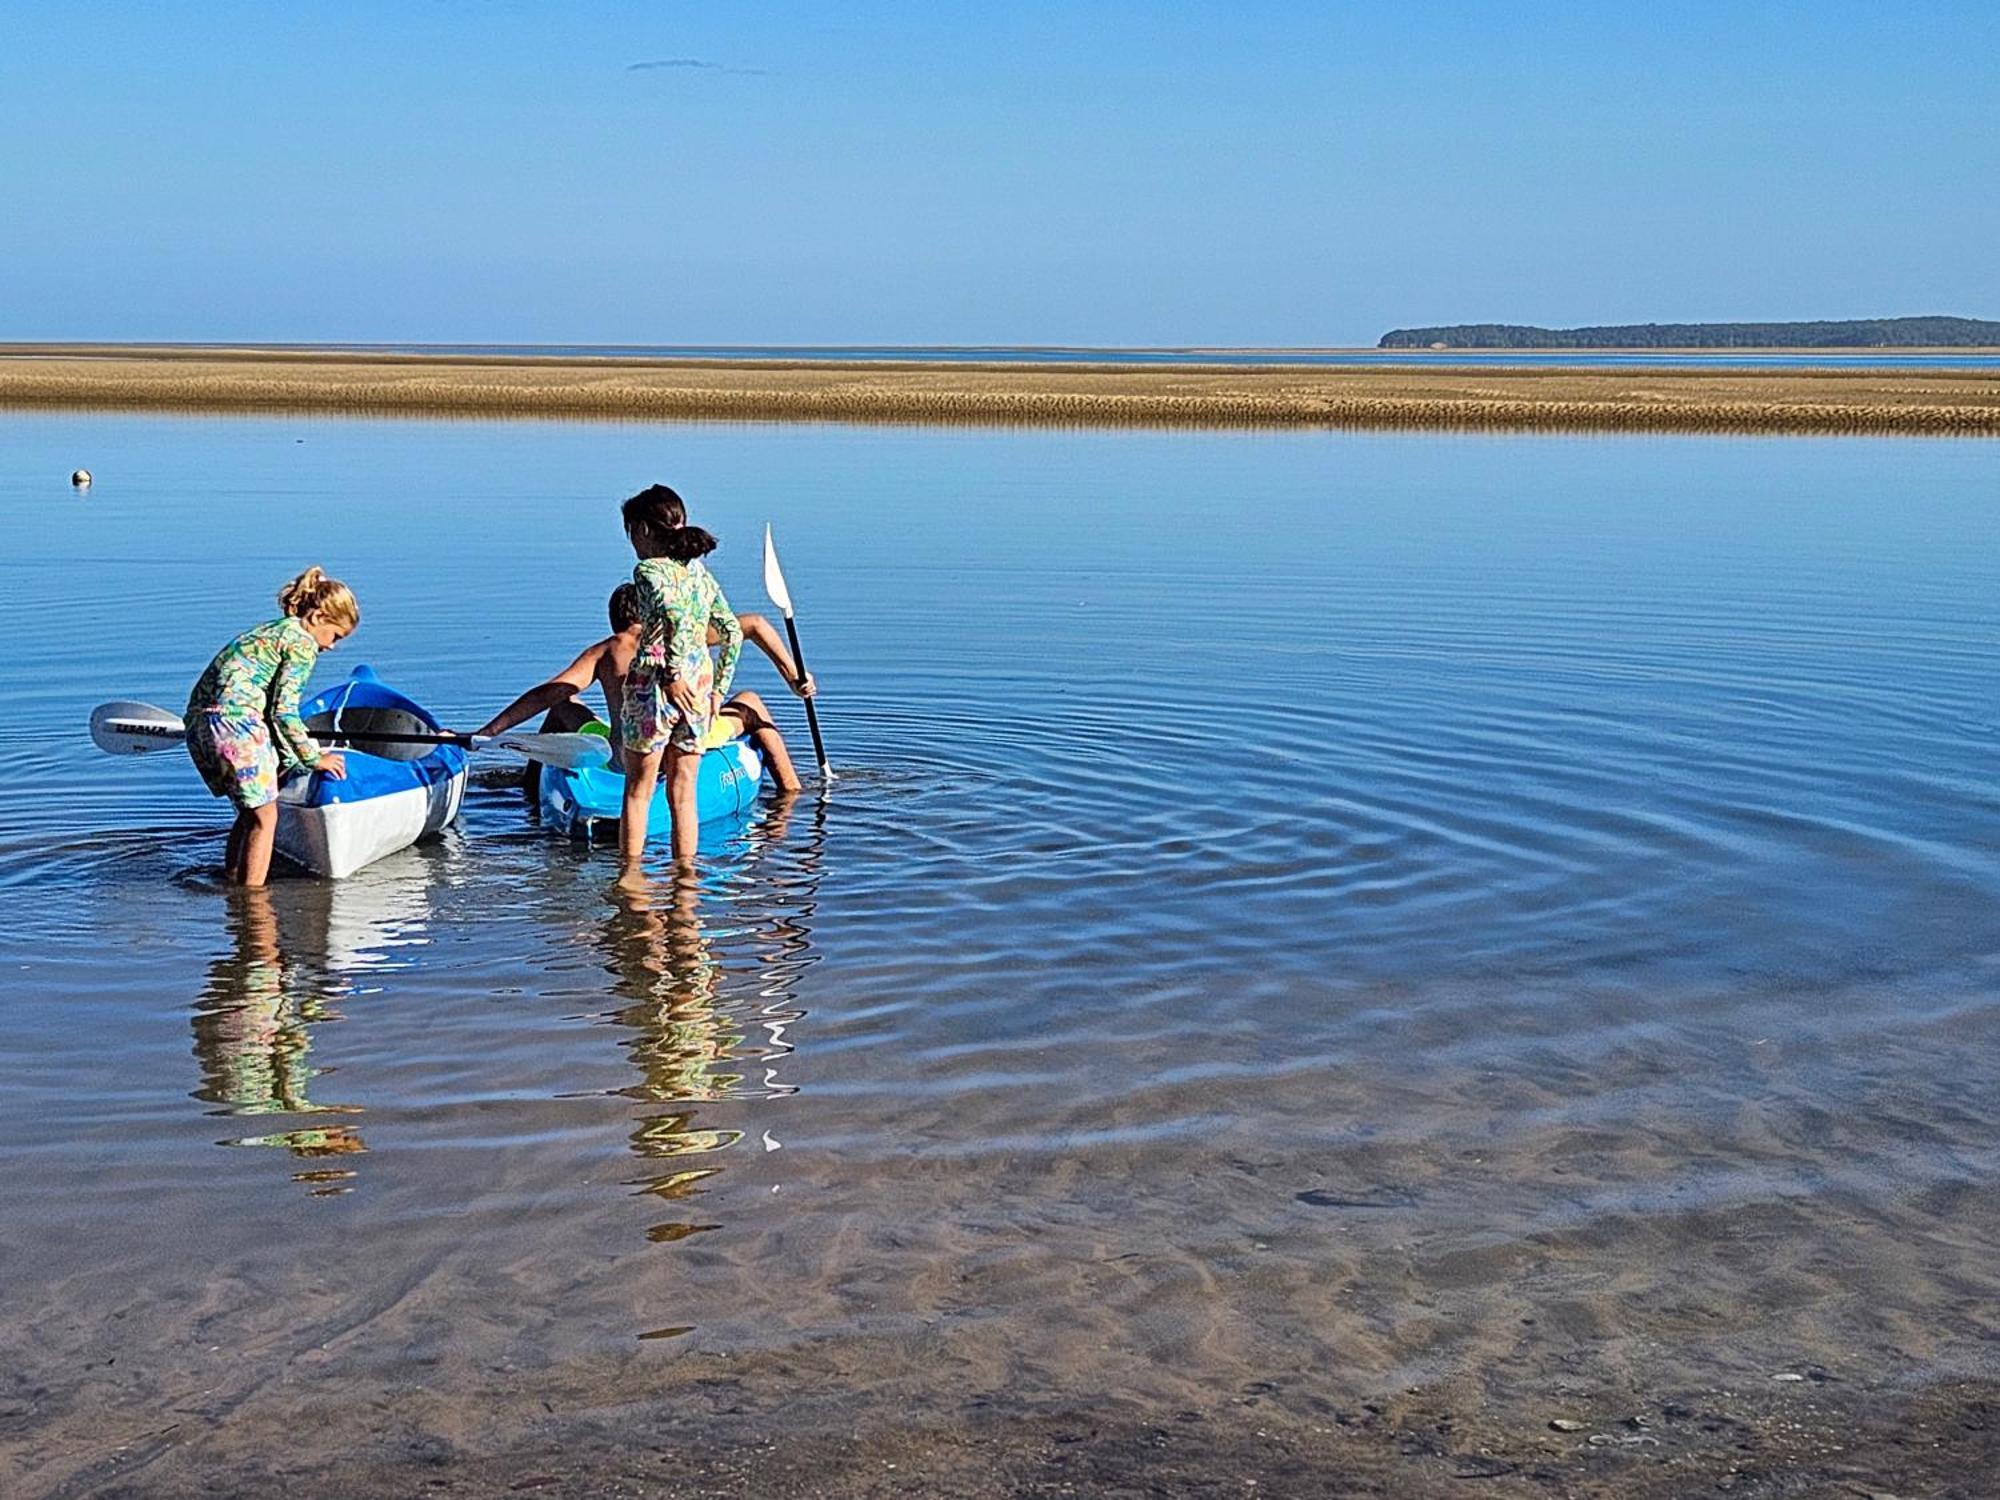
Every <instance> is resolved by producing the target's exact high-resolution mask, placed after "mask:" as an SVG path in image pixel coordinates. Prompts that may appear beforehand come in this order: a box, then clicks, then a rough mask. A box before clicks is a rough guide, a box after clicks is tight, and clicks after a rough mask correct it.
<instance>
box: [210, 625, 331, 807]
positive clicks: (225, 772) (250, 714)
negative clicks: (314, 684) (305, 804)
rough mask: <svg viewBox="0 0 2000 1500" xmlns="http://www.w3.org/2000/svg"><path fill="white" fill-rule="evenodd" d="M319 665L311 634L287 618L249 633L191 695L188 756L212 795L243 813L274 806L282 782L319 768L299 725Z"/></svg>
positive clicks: (219, 657) (223, 653)
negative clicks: (308, 683) (285, 775)
mask: <svg viewBox="0 0 2000 1500" xmlns="http://www.w3.org/2000/svg"><path fill="white" fill-rule="evenodd" d="M318 660H319V644H318V643H317V642H316V641H314V640H313V638H312V632H311V631H309V630H307V629H306V627H305V626H304V625H302V624H300V623H299V621H297V620H295V619H293V618H291V617H290V616H286V617H285V618H284V619H281V620H273V621H271V623H270V624H268V625H259V626H257V627H256V629H254V630H246V631H244V632H243V634H241V635H239V636H238V637H236V639H235V640H233V641H231V642H230V643H229V644H228V645H226V646H224V647H223V648H222V649H221V650H220V651H218V652H217V653H216V656H215V660H214V661H212V662H210V663H209V664H208V670H207V671H206V672H204V673H202V674H201V681H199V682H197V683H196V684H195V685H194V691H193V692H192V693H190V694H189V695H188V705H187V724H188V736H187V747H188V754H189V755H190V756H192V757H193V759H194V764H195V769H196V770H198V771H200V772H201V779H202V780H203V781H205V782H206V783H207V784H208V789H209V790H210V791H211V792H213V793H215V795H216V796H218V797H227V798H229V799H230V801H232V802H234V803H235V804H236V805H237V806H238V807H244V808H253V807H262V806H263V805H264V804H265V803H267V802H271V801H274V800H276V798H277V795H278V778H279V776H280V775H282V774H283V773H284V772H286V771H289V770H292V769H293V768H295V767H304V768H305V769H307V770H310V769H312V768H313V767H314V766H316V765H318V764H319V762H320V748H319V745H318V743H317V742H316V741H315V740H314V739H313V737H312V735H311V733H310V732H308V730H307V729H306V725H305V720H303V719H301V718H300V717H299V697H300V695H301V693H303V692H304V690H305V685H306V679H307V678H308V677H310V676H311V675H312V669H313V665H314V663H316V662H317V661H318Z"/></svg>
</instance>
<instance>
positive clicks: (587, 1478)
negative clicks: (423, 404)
mask: <svg viewBox="0 0 2000 1500" xmlns="http://www.w3.org/2000/svg"><path fill="white" fill-rule="evenodd" d="M85 462H87V463H88V465H89V467H90V468H91V469H92V470H93V471H94V472H95V473H96V475H97V483H96V485H95V486H93V488H92V490H91V492H90V493H89V494H88V495H86V496H77V495H74V494H72V493H71V492H70V490H69V487H68V484H67V474H68V471H69V470H70V469H71V468H74V467H76V466H77V465H78V464H79V463H85ZM1992 465H1993V450H1992V449H1991V447H1990V445H1986V444H1980V443H1951V442H1940V443H1923V444H1916V443H1908V442H1876V441H1869V440H1855V441H1848V442H1839V443H1829V442H1816V441H1808V440H1785V439H1777V440H1770V439H1759V440H1756V441H1746V440H1730V439H1716V438H1608V437H1591V438H1549V437H1522V436H1508V437H1496V436H1465V435H1454V436H1445V437H1419V436H1414V435H1409V434H1354V433H1258V434H1242V433H1157V432H1135V431H1117V432H1093V433H1071V432H1064V433H1053V432H1037V431H1009V432H975V431H949V430H947V431H927V430H918V429H901V428H899V429H887V430H885V429H878V428H860V427H813V426H770V427H754V426H700V425H691V426H685V427H674V428H671V429H662V428H656V427H646V426H641V425H636V424H635V425H615V426H614V425H601V424H600V425H591V424H562V423H519V424H504V423H481V424H470V423H449V422H435V423H429V422H417V421H398V422H389V421H338V420H326V419H321V420H314V421H306V420H300V419H290V418H275V417H267V418H263V419H243V418H234V419H227V420H216V419H201V418H166V417H161V416H157V415H143V414H126V415H94V416H79V415H70V414H55V413H41V414H33V415H28V416H24V417H20V418H17V419H16V420H14V421H12V422H10V423H9V424H8V425H7V427H6V428H5V429H4V431H0V506H4V507H5V510H4V514H5V517H6V519H7V521H8V523H9V526H10V528H11V529H10V536H11V537H12V539H13V546H12V548H11V550H10V551H8V552H7V553H6V554H4V555H0V589H4V594H0V598H4V600H5V603H4V614H0V629H4V645H5V650H4V652H0V917H4V920H0V1055H4V1056H5V1057H6V1058H7V1060H8V1067H7V1069H6V1070H5V1071H4V1073H0V1153H4V1155H0V1159H4V1161H5V1162H6V1164H7V1170H6V1171H5V1172H4V1173H0V1268H4V1286H5V1296H4V1299H0V1492H4V1493H5V1494H6V1495H7V1496H8V1497H10V1500H12V1497H14V1496H17V1495H20V1496H37V1497H43V1496H62V1497H68V1496H82V1495H130V1496H155V1495H161V1496H179V1495H188V1496H193V1495H214V1494H222V1495H246V1496H247V1495H267V1494H270V1493H272V1492H273V1491H275V1490H279V1489H283V1490H285V1491H288V1492H292V1493H299V1494H311V1495H328V1496H346V1495H353V1496H362V1495H378V1494H447V1495H449V1494H458V1495H488V1494H503V1493H521V1494H550V1495H576V1496H599V1495H604V1496H609V1495H621V1494H666V1495H674V1494H690V1495H693V1494H715V1493H739V1494H741V1493H748V1494H764V1493H787V1494H788V1493H826V1494H833V1495H871V1494H883V1495H887V1494H909V1495H936V1494H945V1495H953V1494H963V1495H984V1494H995V1493H1002V1494H1007V1493H1012V1494H1035V1495H1039V1494H1049V1495H1054V1494H1062V1493H1077V1494H1085V1493H1104V1494H1130V1495H1140V1494H1217V1495H1220V1494H1230V1495H1244V1494H1265V1495H1273V1494H1276V1495H1293V1494H1297V1495H1308V1494H1310V1495H1341V1494H1355V1495H1383V1496H1410V1495H1416V1496H1427V1495H1439V1496H1459V1495H1496V1496H1507V1497H1517V1496H1546V1495H1603V1496H1628V1495H1631V1496H1657V1497H1667V1496H1683V1495H1689V1494H1707V1493H1717V1494H1732V1495H1750V1496H1805V1495H1811V1496H1821V1495H1848V1494H1853V1495H1863V1496H1865V1495H1879V1494H1890V1495H1901V1496H1904V1497H1911V1496H1919V1495H1921V1496H1943V1495H1952V1496H1966V1497H1972V1496H1980V1495H1985V1494H1987V1493H1990V1492H1991V1489H1992V1483H1991V1476H1992V1475H1993V1474H1994V1473H1995V1472H1996V1464H2000V1453H1997V1452H1996V1443H1995V1439H1994V1427H1993V1406H1994V1401H1995V1397H1996V1393H2000V1384H1996V1374H2000V1372H1996V1369H1995V1362H1994V1355H1995V1352H1996V1349H2000V1341H1997V1340H1996V1328H1995V1319H1996V1309H2000V1269H1996V1266H1995V1262H1994V1259H1993V1256H1992V1249H1991V1247H1992V1246H1993V1244H1994V1243H1995V1242H1996V1234H2000V1191H1996V1181H2000V1170H1997V1169H2000V1159H1996V1156H1997V1155H2000V1153H1996V1141H2000V1070H1996V1068H1995V1067H1994V1066H1993V1062H1994V1059H1995V1056H1996V1044H2000V1006H1996V1004H1995V991H1994V982H1995V975H1996V973H1997V972H2000V921H1996V916H1995V913H1996V910H2000V906H1996V901H1995V897H1996V895H2000V799H1996V797H1995V796H1994V793H1993V790H1992V785H1993V783H1992V769H1993V764H1994V755H1995V747H1996V745H2000V731H1996V729H1995V710H1994V699H1993V682H1994V680H1995V678H1994V670H1993V669H1994V666H1995V658H1994V648H1993V642H1994V640H1995V637H1996V630H2000V602H1997V601H2000V587H1996V585H2000V578H1996V577H1995V571H1996V568H2000V563H1996V561H1995V559H1996V558H2000V545H1996V543H2000V513H1996V512H1995V510H1994V508H1993V507H1992V505H1991V503H1990V502H1991V497H1992V493H1993V489H1992V484H1991V480H1992V473H1993V469H1992ZM655 478H670V479H672V480H673V481H674V482H675V483H676V484H677V485H680V486H681V487H682V488H683V489H684V491H685V492H686V493H688V494H689V495H690V496H691V498H692V499H693V501H694V505H695V515H696V518H697V519H698V520H700V521H702V522H703V523H704V524H706V525H709V526H710V527H711V528H712V529H714V530H715V531H716V532H717V533H718V534H719V535H721V536H722V537H723V539H724V546H723V549H722V550H721V551H720V552H719V553H718V554H717V555H716V557H715V558H714V559H713V562H714V566H715V569H716V573H717V577H718V578H719V579H720V580H721V582H722V583H723V585H724V587H725V588H726V589H727V590H728V591H729V592H730V594H731V596H732V599H733V600H734V602H735V603H736V604H737V606H738V607H739V608H742V609H748V608H751V607H752V606H753V605H754V604H756V603H757V602H758V601H757V597H756V595H757V582H756V580H757V556H758V553H757V545H756V543H757V538H758V536H759V533H760V530H761V522H762V521H763V520H765V519H767V518H768V519H772V520H774V521H775V522H776V523H777V528H778V535H779V539H780V542H781V544H782V545H783V546H785V548H786V549H787V550H786V561H787V570H788V574H789V575H790V576H791V582H792V586H793V591H794V594H795V595H796V596H797V598H798V600H799V603H800V610H801V626H802V628H803V629H804V630H805V631H806V640H807V646H808V650H809V651H810V652H811V653H812V657H813V661H814V665H815V667H816V669H817V671H818V673H819V676H820V679H821V682H822V686H823V697H822V702H823V707H824V714H825V722H826V729H827V737H828V743H829V746H830V747H831V749H832V751H833V753H834V756H835V759H836V764H837V766H838V768H839V770H840V773H841V774H840V779H839V780H838V781H837V782H836V783H835V785H834V788H833V793H832V795H831V797H830V798H827V799H825V800H821V799H819V798H817V797H812V796H808V797H806V798H803V799H801V800H800V801H798V802H796V803H794V804H792V805H790V806H789V807H777V806H770V807H767V808H766V809H765V811H764V812H763V813H762V814H760V815H759V816H758V817H757V818H755V819H753V820H752V821H751V822H749V823H747V824H745V825H743V826H741V827H737V828H725V829H722V830H719V831H717V832H716V833H715V834H714V835H713V836H712V837H711V839H710V841H709V848H708V854H707V860H706V864H705V866H704V879H703V882H702V884H701V885H700V886H699V887H695V888H679V887H676V886H674V885H673V884H672V883H671V882H669V881H667V880H665V879H664V878H661V879H659V880H657V881H656V882H655V883H654V884H653V885H652V886H651V887H650V888H649V889H647V890H645V891H643V892H640V893H637V894H627V895H622V896H621V895H620V894H618V893H617V892H615V891H614V890H613V889H612V875H613V873H614V872H613V870H612V868H611V864H610V862H609V860H608V859H607V858H606V857H605V856H604V855H602V854H601V853H597V852H593V851H591V850H589V849H587V848H577V847H573V846H571V845H569V844H567V843H564V842H562V841H559V840H555V839H553V838H552V837H551V836H549V835H548V834H547V833H545V832H544V831H543V830H541V829H540V828H538V827H537V826H536V824H535V821H534V818H533V816H532V813H531V811H530V809H529V808H528V806H527V805H526V804H525V803H524V802H523V800H522V797H521V794H520V790H519V787H518V784H517V779H516V777H515V776H514V774H513V773H512V772H511V771H510V770H509V769H508V768H506V767H504V766H502V765H499V764H496V763H489V764H488V765H487V766H486V768H485V769H482V771H481V772H480V775H479V779H478V781H477V782H476V784H475V785H474V786H473V788H472V789H471V791H470V793H469V795H468V799H467V806H466V811H465V815H464V818H463V820H462V822H461V825H460V826H459V827H458V828H456V829H455V830H453V831H452V832H451V833H450V834H449V835H448V836H447V837H445V838H444V839H442V840H440V841H439V842H437V843H436V844H433V845H431V846H428V847H425V848H421V849H418V850H414V851H411V852H410V853H409V854H407V855H406V856H403V857H399V858H397V859H395V860H392V861H388V862H385V863H383V864H381V865H379V866H376V867H374V868H373V869H371V870H369V871H366V872H364V873H363V874H362V875H361V876H358V877H356V878H355V879H353V880H351V881H347V882H342V883H338V884H329V883H322V882H315V881H310V880H303V879H293V880H287V881H283V882H281V883H279V884H277V885H276V886H274V887H273V889H272V890H271V891H270V893H269V894H268V896H267V897H265V898H262V899H255V898H252V899H244V898H241V897H234V898H233V897H231V896H230V895H229V894H228V893H226V892H224V891H223V890H221V889H220V888H219V887H218V886H217V885H216V883H215V880H214V877H213V874H212V869H211V867H212V865H213V863H214V860H215V857H216V853H217V850H218V848H219V844H220V836H221V828H222V822H223V820H222V818H221V817H220V815H219V813H218V811H217V809H216V807H215V806H214V804H213V803H212V802H210V800H209V799H207V798H206V797H205V796H204V795H203V793H202V791H201V789H200V787H199V784H198V783H197V782H195V780H194V778H193V777H192V775H191V773H190V772H189V771H188V770H187V768H186V767H185V766H183V765H180V764H178V763H176V762H175V761H173V760H172V759H171V758H169V759H166V760H160V761H154V760H140V761H130V762H128V761H120V762H110V761H105V760H99V759H90V758H89V751H88V748H87V744H86V742H85V741H84V738H83V729H82V725H83V720H84V716H85V714H86V712H87V710H88V708H89V706H90V705H91V704H92V703H94V702H96V701H98V700H99V699H101V698H105V697H111V696H133V697H139V698H150V699H153V700H155V701H165V702H169V703H172V702H173V701H175V700H174V696H173V695H174V692H175V690H176V689H179V690H180V691H182V692H184V691H185V685H186V683H187V682H188V681H190V680H191V679H192V678H193V676H194V675H195V674H196V673H198V671H199V670H200V667H201V664H202V661H203V660H204V659H205V658H206V655H207V653H208V651H209V650H210V649H212V647H213V645H214V644H215V643H216V642H218V641H219V640H220V639H222V638H224V637H226V635H227V634H228V633H229V631H231V630H233V629H238V628H241V626H242V625H243V624H245V623H248V622H249V621H250V620H252V619H255V618H257V616H258V612H259V611H260V610H261V609H262V608H264V607H265V601H267V600H268V596H269V593H270V591H271V590H272V589H274V588H275V586H276V584H277V583H278V582H279V581H281V580H282V579H283V578H284V577H286V576H288V575H289V573H290V572H291V571H294V570H295V567H296V566H297V565H299V564H302V563H304V562H307V561H322V562H325V563H327V564H328V565H329V566H331V567H333V568H334V569H335V571H337V572H339V573H341V574H343V575H344V576H346V577H347V578H348V579H349V581H350V582H352V583H353V584H354V585H355V586H356V588H357V591H358V592H359V594H360V597H361V600H362V607H363V625H362V629H361V631H360V632H359V633H358V634H357V636H356V637H355V638H354V640H353V641H351V642H349V643H347V644H346V645H344V646H343V647H342V648H341V650H340V651H338V652H335V653H333V654H332V655H330V656H329V657H328V658H326V659H325V660H324V661H323V663H322V665H321V669H320V671H321V677H322V679H324V680H331V679H332V678H334V677H336V676H338V675H339V674H340V673H342V672H343V671H345V670H346V668H347V667H348V666H349V665H351V664H352V663H353V662H354V661H357V660H368V661H370V662H372V663H373V664H374V665H375V666H376V668H377V669H378V670H380V671H381V672H382V673H383V674H384V676H385V677H388V678H389V679H390V680H391V681H393V682H396V683H397V684H398V685H400V686H403V687H404V688H406V689H407V690H409V691H411V692H412V693H414V694H415V695H416V696H417V697H419V698H420V699H421V700H422V701H425V702H426V703H428V704H430V705H431V706H433V707H434V708H436V709H437V710H438V711H439V712H440V713H441V714H442V715H443V716H444V717H445V719H446V720H447V722H452V723H469V722H476V719H477V718H481V717H484V715H485V713H487V712H490V711H491V708H492V707H493V706H494V704H495V703H497V702H498V701H503V700H504V699H505V698H506V697H508V696H510V695H511V694H512V693H513V692H515V691H517V690H518V689H519V688H520V687H523V686H525V685H527V684H528V683H530V682H532V681H534V680H536V678H537V677H538V676H540V675H543V674H545V673H547V672H548V671H550V670H553V669H554V668H556V667H560V666H561V665H562V664H563V663H565V662H566V661H567V660H568V659H569V657H570V656H571V655H572V654H573V652H574V650H575V648H576V646H577V645H579V644H580V643H581V642H583V641H587V640H588V639H590V638H591V636H592V634H593V633H594V632H595V630H596V628H597V619H598V611H599V609H600V608H601V596H602V594H603V593H604V592H606V591H607V590H608V589H609V587H610V585H611V584H612V583H615V582H616V581H617V580H618V578H619V577H620V576H621V575H622V573H623V571H624V568H625V566H626V560H625V559H624V558H623V557H621V555H620V548H619V545H618V538H617V536H616V532H615V525H614V524H613V523H612V518H613V517H614V516H615V501H616V499H617V498H618V497H619V496H620V495H621V494H622V493H625V492H627V491H628V490H629V489H630V488H633V487H636V485H637V484H638V483H640V482H643V481H646V480H651V479H655ZM579 497H580V498H579ZM593 507H595V509H596V510H599V511H602V513H603V517H604V521H605V524H604V525H603V526H602V527H599V528H593V527H592V526H591V525H589V524H588V522H589V518H590V516H591V514H592V513H593V512H592V508H593ZM274 512H275V513H281V514H282V515H283V516H284V517H285V518H286V525H285V529H284V532H283V534H282V535H275V534H270V533H269V528H268V525H266V526H265V528H264V529H263V530H260V529H259V527H260V521H262V522H266V523H267V522H268V518H269V517H270V516H271V515H272V514H273V513H274ZM600 532H601V533H603V534H600ZM218 535H224V536H228V537H230V538H234V539H236V540H235V541H233V542H232V544H231V545H229V546H226V547H219V546H217V545H216V542H215V538H216V537H217V536H218ZM530 583H531V584H532V586H528V584H530ZM98 598H104V599H116V600H120V601H122V608H123V609H124V610H125V611H126V614H127V615H128V616H130V617H131V618H139V619H143V620H144V622H145V628H144V629H139V630H126V629H120V630H100V629H94V628H89V629H79V628H78V626H77V616H78V610H79V607H80V606H79V601H81V600H86V599H98ZM90 618H91V619H93V620H94V619H95V618H96V616H95V615H92V616H90ZM744 682H745V685H748V686H753V687H756V688H758V689H759V690H760V691H763V692H764V693H765V694H766V695H767V697H769V698H770V699H771V700H772V701H773V702H775V703H777V705H778V710H779V713H780V717H781V722H783V723H784V724H785V725H786V727H787V729H788V730H789V731H791V732H792V733H794V734H795V735H800V736H802V730H803V726H802V724H801V722H800V720H799V718H798V715H797V712H796V708H795V705H792V704H790V703H788V702H785V701H783V699H782V688H780V687H779V686H778V685H777V684H776V683H775V681H774V679H773V678H772V677H771V675H770V674H769V673H768V671H761V670H760V669H758V668H755V667H754V666H753V667H746V669H745V675H744ZM1207 685H1222V686H1219V687H1215V688H1214V689H1213V690H1211V689H1210V687H1209V686H1207Z"/></svg>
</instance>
